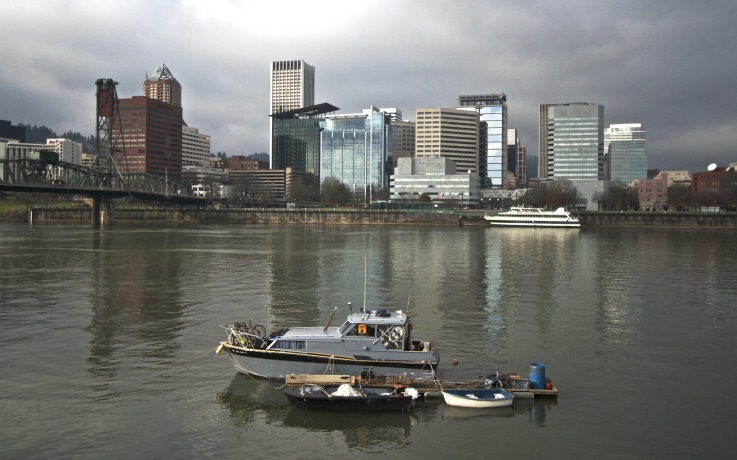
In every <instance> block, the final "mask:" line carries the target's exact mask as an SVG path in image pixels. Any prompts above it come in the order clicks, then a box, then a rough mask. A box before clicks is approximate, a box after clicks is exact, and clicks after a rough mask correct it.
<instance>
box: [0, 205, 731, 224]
mask: <svg viewBox="0 0 737 460" xmlns="http://www.w3.org/2000/svg"><path fill="white" fill-rule="evenodd" d="M484 214H485V213H484V212H483V211H474V210H462V211H461V210H456V211H440V212H438V211H432V210H420V211H418V210H370V209H355V208H335V209H332V208H329V209H326V208H321V209H268V208H258V209H243V208H221V209H216V208H186V207H183V208H177V207H142V208H118V209H115V215H114V222H116V223H119V224H125V223H162V222H169V223H198V224H227V223H245V224H278V225H287V224H332V225H382V224H395V225H412V224H420V225H448V226H476V225H482V226H485V225H487V222H486V221H485V220H484V219H483V216H484ZM578 217H579V219H580V221H581V226H582V227H583V228H586V227H636V228H719V229H725V228H727V229H729V228H732V229H737V214H735V213H697V212H686V213H679V212H642V211H638V212H609V211H585V212H579V213H578ZM91 221H92V210H91V208H89V207H88V206H79V205H77V206H73V207H70V206H34V207H29V208H28V209H27V210H20V211H19V210H5V212H2V213H0V222H10V223H32V224H60V223H88V222H91Z"/></svg>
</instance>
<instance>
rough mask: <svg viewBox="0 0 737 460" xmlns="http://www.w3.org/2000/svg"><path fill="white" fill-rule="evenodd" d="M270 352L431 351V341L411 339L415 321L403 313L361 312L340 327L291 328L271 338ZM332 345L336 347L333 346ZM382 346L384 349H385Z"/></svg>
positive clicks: (353, 315)
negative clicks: (278, 350) (338, 343)
mask: <svg viewBox="0 0 737 460" xmlns="http://www.w3.org/2000/svg"><path fill="white" fill-rule="evenodd" d="M270 339H271V343H270V344H269V346H268V349H272V350H273V349H282V350H285V349H287V350H312V351H323V352H324V351H326V350H328V349H330V348H335V347H337V343H336V342H340V343H343V345H342V346H340V347H339V348H341V349H345V350H355V351H358V350H370V349H373V350H375V351H378V349H377V347H379V348H383V349H384V350H385V351H429V350H430V349H431V344H430V342H420V341H413V340H412V321H411V319H410V317H409V316H408V315H407V314H406V313H404V312H402V311H401V310H400V311H395V312H389V311H386V310H363V309H362V310H361V311H360V312H358V313H351V314H350V315H348V318H347V320H346V321H345V322H344V323H343V324H342V325H341V326H340V327H331V328H327V329H325V328H322V327H307V328H292V329H285V330H283V331H280V333H279V334H278V335H277V336H272V337H270ZM331 343H333V344H334V345H330V344H331ZM382 345H383V347H382Z"/></svg>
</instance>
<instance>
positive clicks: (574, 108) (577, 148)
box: [538, 102, 604, 180]
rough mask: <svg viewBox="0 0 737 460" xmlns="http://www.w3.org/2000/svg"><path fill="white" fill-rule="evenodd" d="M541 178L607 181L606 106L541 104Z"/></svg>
mask: <svg viewBox="0 0 737 460" xmlns="http://www.w3.org/2000/svg"><path fill="white" fill-rule="evenodd" d="M539 129H540V132H539V136H540V137H539V148H540V150H539V163H538V177H539V178H540V179H541V180H546V179H547V180H559V179H568V180H604V106H603V105H598V104H590V103H585V102H576V103H566V104H540V124H539Z"/></svg>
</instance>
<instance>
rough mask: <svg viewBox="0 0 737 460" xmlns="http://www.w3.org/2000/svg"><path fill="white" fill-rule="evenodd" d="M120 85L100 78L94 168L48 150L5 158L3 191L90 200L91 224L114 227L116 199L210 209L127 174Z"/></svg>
mask: <svg viewBox="0 0 737 460" xmlns="http://www.w3.org/2000/svg"><path fill="white" fill-rule="evenodd" d="M117 84H118V82H116V81H113V79H111V78H100V79H98V80H97V81H96V82H95V85H96V87H97V94H96V99H97V104H96V105H97V152H96V155H95V160H94V161H93V163H92V165H91V166H89V167H86V166H81V165H78V164H72V163H66V162H63V161H60V159H59V154H58V153H57V152H56V151H53V150H51V149H50V147H49V148H44V147H39V148H37V149H35V148H32V149H30V150H28V151H25V150H24V151H21V152H16V153H14V154H11V153H10V150H8V152H7V153H6V154H5V155H3V157H0V190H4V191H15V192H32V193H54V194H73V195H83V196H85V197H88V198H90V199H91V205H92V209H93V212H92V222H93V223H95V224H102V223H112V218H113V202H112V200H113V199H114V198H123V197H130V198H134V199H139V200H147V201H168V202H171V203H175V204H198V205H205V204H207V200H205V199H202V198H196V197H192V196H189V195H190V193H191V192H190V190H189V189H188V188H186V187H183V186H182V185H180V184H177V183H174V182H170V181H169V180H168V178H167V177H162V176H160V175H154V174H146V173H133V172H130V171H129V170H128V164H127V158H126V155H125V145H124V141H123V129H122V126H121V122H120V110H119V107H118V93H117V90H116V88H115V87H116V85H117Z"/></svg>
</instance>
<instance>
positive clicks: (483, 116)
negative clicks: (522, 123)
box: [458, 93, 509, 189]
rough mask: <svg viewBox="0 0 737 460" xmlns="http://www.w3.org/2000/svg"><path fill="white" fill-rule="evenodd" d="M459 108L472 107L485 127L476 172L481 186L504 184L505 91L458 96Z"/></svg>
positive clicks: (488, 186)
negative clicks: (484, 135) (484, 136)
mask: <svg viewBox="0 0 737 460" xmlns="http://www.w3.org/2000/svg"><path fill="white" fill-rule="evenodd" d="M458 105H459V106H460V108H461V109H463V110H469V109H470V110H476V112H477V113H478V114H479V118H480V120H481V123H482V124H483V125H485V128H486V138H485V139H481V140H482V141H483V142H481V143H480V148H481V149H482V150H481V152H480V158H479V176H481V186H482V187H483V188H497V189H498V188H505V183H504V182H505V178H506V171H507V169H508V167H509V166H508V165H507V95H506V94H504V93H498V94H482V95H469V96H459V97H458Z"/></svg>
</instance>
